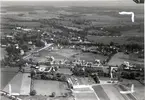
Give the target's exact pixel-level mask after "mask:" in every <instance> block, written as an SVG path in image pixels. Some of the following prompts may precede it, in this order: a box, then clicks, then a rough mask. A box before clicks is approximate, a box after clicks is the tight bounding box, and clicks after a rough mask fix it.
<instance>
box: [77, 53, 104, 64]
mask: <svg viewBox="0 0 145 100" xmlns="http://www.w3.org/2000/svg"><path fill="white" fill-rule="evenodd" d="M74 58H76V59H80V60H85V61H88V62H94V61H95V59H100V61H103V60H105V59H106V58H107V56H103V55H99V54H93V53H83V52H82V53H79V54H77V55H75V57H74Z"/></svg>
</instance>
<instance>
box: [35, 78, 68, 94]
mask: <svg viewBox="0 0 145 100" xmlns="http://www.w3.org/2000/svg"><path fill="white" fill-rule="evenodd" d="M67 88H68V87H67V84H66V83H64V82H59V81H51V80H34V90H36V92H37V95H52V93H53V92H55V94H56V96H61V95H62V93H67V92H69V91H68V90H67Z"/></svg>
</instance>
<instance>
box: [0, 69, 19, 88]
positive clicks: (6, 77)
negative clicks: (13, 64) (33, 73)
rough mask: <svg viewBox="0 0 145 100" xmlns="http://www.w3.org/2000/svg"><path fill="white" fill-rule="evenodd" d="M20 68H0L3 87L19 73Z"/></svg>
mask: <svg viewBox="0 0 145 100" xmlns="http://www.w3.org/2000/svg"><path fill="white" fill-rule="evenodd" d="M17 71H18V68H0V74H1V82H0V83H1V89H4V88H5V86H6V85H7V84H8V83H9V82H10V81H11V79H12V78H13V77H14V76H15V75H16V74H17Z"/></svg>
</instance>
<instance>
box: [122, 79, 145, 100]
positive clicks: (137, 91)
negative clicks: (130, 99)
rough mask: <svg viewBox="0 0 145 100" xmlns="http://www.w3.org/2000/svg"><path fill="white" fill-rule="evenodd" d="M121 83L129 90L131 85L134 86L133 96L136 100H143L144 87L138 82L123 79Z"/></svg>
mask: <svg viewBox="0 0 145 100" xmlns="http://www.w3.org/2000/svg"><path fill="white" fill-rule="evenodd" d="M121 83H122V84H124V85H125V86H127V87H128V88H129V89H130V88H131V84H134V87H135V88H134V89H135V93H134V95H135V96H136V97H137V98H138V100H145V95H144V92H145V86H144V85H142V84H140V82H139V81H137V80H128V79H123V82H121ZM128 84H129V85H128Z"/></svg>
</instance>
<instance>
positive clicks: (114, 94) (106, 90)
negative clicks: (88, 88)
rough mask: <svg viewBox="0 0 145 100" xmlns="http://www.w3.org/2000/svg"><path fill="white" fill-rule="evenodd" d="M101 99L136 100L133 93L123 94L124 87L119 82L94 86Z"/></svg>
mask: <svg viewBox="0 0 145 100" xmlns="http://www.w3.org/2000/svg"><path fill="white" fill-rule="evenodd" d="M92 88H93V89H94V91H95V92H96V95H98V97H99V99H100V100H136V99H135V98H134V97H133V96H132V94H121V93H120V91H124V90H122V88H120V87H119V85H117V84H108V85H107V84H104V85H96V86H92Z"/></svg>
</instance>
